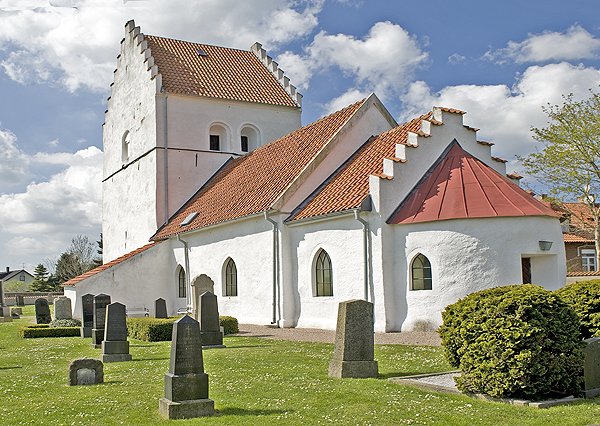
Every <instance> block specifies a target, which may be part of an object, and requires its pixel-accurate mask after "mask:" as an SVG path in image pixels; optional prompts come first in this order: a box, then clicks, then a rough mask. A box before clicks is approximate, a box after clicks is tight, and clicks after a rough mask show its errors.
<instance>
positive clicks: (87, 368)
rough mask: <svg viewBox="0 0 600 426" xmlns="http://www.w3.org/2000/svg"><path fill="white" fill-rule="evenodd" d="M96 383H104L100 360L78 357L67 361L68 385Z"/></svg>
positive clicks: (102, 367)
mask: <svg viewBox="0 0 600 426" xmlns="http://www.w3.org/2000/svg"><path fill="white" fill-rule="evenodd" d="M98 383H104V366H103V364H102V361H100V360H99V359H93V358H80V359H74V360H73V361H71V362H70V363H69V374H68V376H67V385H68V386H78V385H96V384H98Z"/></svg>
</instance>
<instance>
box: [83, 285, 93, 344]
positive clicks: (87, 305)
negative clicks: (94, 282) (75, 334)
mask: <svg viewBox="0 0 600 426" xmlns="http://www.w3.org/2000/svg"><path fill="white" fill-rule="evenodd" d="M93 327H94V295H93V294H89V293H88V294H84V295H83V296H81V337H92V328H93Z"/></svg>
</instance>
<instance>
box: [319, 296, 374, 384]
mask: <svg viewBox="0 0 600 426" xmlns="http://www.w3.org/2000/svg"><path fill="white" fill-rule="evenodd" d="M374 337H375V334H374V331H373V304H372V303H370V302H367V301H364V300H349V301H346V302H342V303H340V304H339V308H338V320H337V328H336V330H335V347H334V350H333V359H332V360H331V361H330V363H329V375H330V376H331V377H337V378H343V377H357V378H364V377H377V375H378V369H377V361H375V360H374V346H375V345H374Z"/></svg>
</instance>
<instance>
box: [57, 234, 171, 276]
mask: <svg viewBox="0 0 600 426" xmlns="http://www.w3.org/2000/svg"><path fill="white" fill-rule="evenodd" d="M156 244H160V242H159V243H154V242H152V243H150V244H146V245H145V246H143V247H140V248H138V249H135V250H133V251H130V252H129V253H127V254H124V255H123V256H121V257H117V258H116V259H114V260H111V261H110V262H108V263H105V264H104V265H101V266H98V267H97V268H94V269H92V270H91V271H88V272H86V273H85V274H81V275H79V276H77V277H75V278H71V279H70V280H69V281H66V282H64V283H62V285H75V284H77V283H78V282H79V281H82V280H84V279H86V278H89V277H91V276H92V275H96V274H97V273H98V272H102V271H104V270H105V269H108V268H110V267H112V266H115V265H118V264H119V263H121V262H123V261H125V260H127V259H130V258H132V257H133V256H135V255H136V254H138V253H141V252H143V251H146V250H148V249H149V248H150V247H153V246H155V245H156Z"/></svg>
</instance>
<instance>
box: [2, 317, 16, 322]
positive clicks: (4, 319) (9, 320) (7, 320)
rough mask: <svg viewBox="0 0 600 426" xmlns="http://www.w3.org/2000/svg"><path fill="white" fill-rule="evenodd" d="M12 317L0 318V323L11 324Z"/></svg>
mask: <svg viewBox="0 0 600 426" xmlns="http://www.w3.org/2000/svg"><path fill="white" fill-rule="evenodd" d="M12 320H13V319H12V317H0V322H12Z"/></svg>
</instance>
